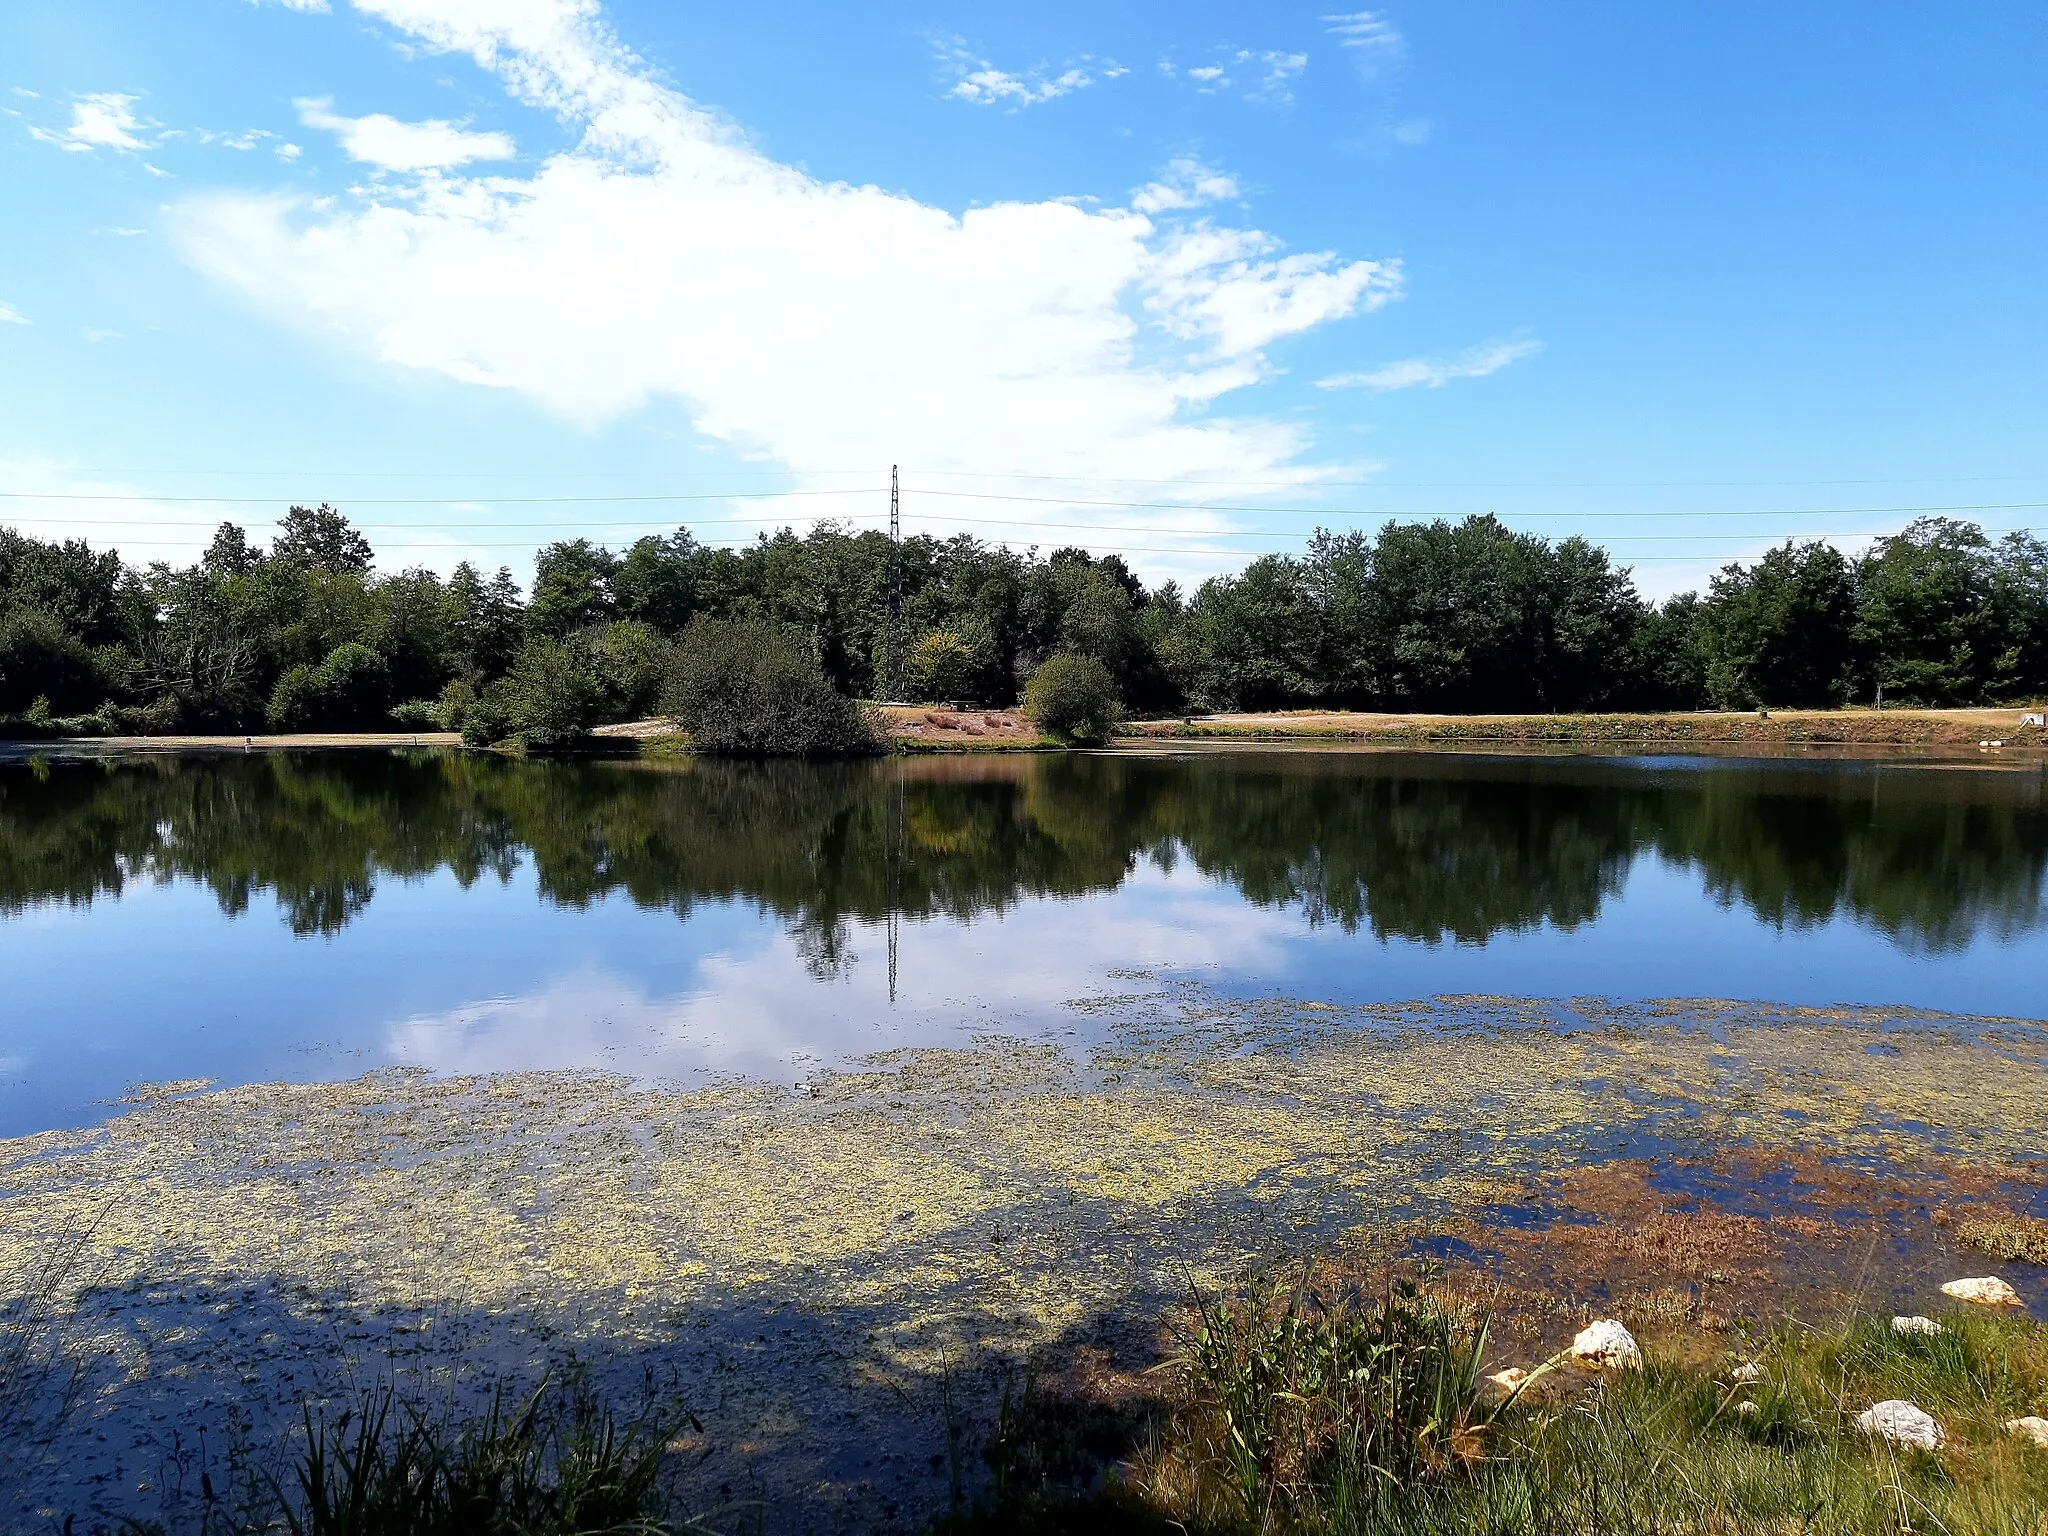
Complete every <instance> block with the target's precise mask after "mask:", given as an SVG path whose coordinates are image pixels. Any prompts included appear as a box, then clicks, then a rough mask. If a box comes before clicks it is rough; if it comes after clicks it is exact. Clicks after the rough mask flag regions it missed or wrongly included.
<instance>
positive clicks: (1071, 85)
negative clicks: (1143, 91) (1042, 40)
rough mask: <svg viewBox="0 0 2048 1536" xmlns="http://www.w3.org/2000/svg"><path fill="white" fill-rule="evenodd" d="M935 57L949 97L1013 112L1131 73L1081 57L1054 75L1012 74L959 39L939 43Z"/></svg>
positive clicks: (1040, 70)
mask: <svg viewBox="0 0 2048 1536" xmlns="http://www.w3.org/2000/svg"><path fill="white" fill-rule="evenodd" d="M938 56H939V62H940V64H941V65H942V66H944V67H945V68H946V69H947V70H948V71H949V72H950V73H951V74H952V76H953V85H952V88H951V89H950V90H948V91H947V92H946V94H947V95H948V96H951V97H954V98H956V99H958V100H960V101H968V102H973V103H974V104H975V105H976V106H982V107H990V106H1007V107H1009V108H1011V109H1012V110H1013V111H1014V110H1016V109H1017V108H1020V107H1035V106H1038V105H1039V104H1040V103H1042V102H1047V101H1053V100H1056V99H1057V98H1059V97H1061V96H1066V95H1069V94H1071V93H1072V92H1074V91H1079V90H1085V89H1087V88H1088V87H1089V86H1091V85H1093V84H1095V82H1096V81H1097V80H1115V79H1118V78H1119V77H1121V76H1123V75H1127V74H1129V73H1130V71H1129V70H1127V69H1125V68H1124V67H1123V66H1122V65H1120V64H1118V63H1116V61H1115V60H1113V59H1112V60H1103V61H1101V62H1099V63H1098V62H1097V61H1096V60H1094V59H1092V58H1089V57H1087V56H1085V55H1084V56H1083V58H1082V60H1081V62H1080V63H1078V64H1072V65H1069V66H1068V67H1067V68H1065V69H1063V70H1061V71H1060V73H1058V74H1057V75H1055V74H1051V73H1050V72H1048V71H1047V70H1045V69H1044V68H1036V69H1029V70H1026V71H1025V72H1024V73H1022V74H1012V73H1010V71H1008V70H1004V69H997V68H996V67H995V66H994V65H993V64H991V63H990V62H989V61H988V60H987V59H984V58H981V57H979V56H977V55H976V54H974V53H972V52H970V51H969V49H968V47H967V44H966V42H965V41H964V40H963V39H961V38H952V39H950V40H947V41H944V42H941V43H939V44H938Z"/></svg>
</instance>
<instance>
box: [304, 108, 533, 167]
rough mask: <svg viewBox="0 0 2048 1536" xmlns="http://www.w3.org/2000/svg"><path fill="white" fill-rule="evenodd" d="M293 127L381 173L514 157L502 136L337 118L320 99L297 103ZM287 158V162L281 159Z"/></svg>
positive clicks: (435, 122)
mask: <svg viewBox="0 0 2048 1536" xmlns="http://www.w3.org/2000/svg"><path fill="white" fill-rule="evenodd" d="M292 105H293V106H295V107H297V108H298V109H299V121H300V122H302V123H304V124H305V125H306V126H307V127H308V128H318V129H321V130H323V131H324V132H327V133H332V134H334V135H335V136H336V137H337V138H338V139H340V141H341V151H342V153H343V154H345V155H347V156H348V157H349V159H351V160H360V161H362V162H363V163H364V164H366V165H375V166H379V167H381V168H382V169H384V170H387V171H439V170H448V169H450V168H452V167H454V166H458V165H467V164H468V163H469V162H470V161H472V160H510V159H511V158H512V157H513V156H514V155H515V154H517V153H518V151H517V149H515V148H514V146H513V143H512V140H511V139H510V138H509V137H507V136H506V135H505V134H502V133H472V132H470V131H469V130H468V129H466V128H463V127H461V126H460V125H458V124H455V123H450V122H444V121H442V120H441V119H440V118H429V119H428V120H427V121H426V122H424V123H402V122H400V121H399V120H398V119H397V118H395V117H387V116H385V115H384V114H383V113H382V112H372V113H371V114H370V115H369V116H368V117H342V116H339V115H338V114H336V113H335V112H334V110H333V105H334V104H333V102H332V101H330V100H329V99H328V98H326V97H324V96H323V97H319V98H317V99H307V98H303V97H302V98H300V99H299V100H297V101H295V102H293V103H292ZM287 158H289V157H287Z"/></svg>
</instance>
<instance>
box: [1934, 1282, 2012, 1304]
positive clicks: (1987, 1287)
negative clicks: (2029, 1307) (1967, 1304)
mask: <svg viewBox="0 0 2048 1536" xmlns="http://www.w3.org/2000/svg"><path fill="white" fill-rule="evenodd" d="M1941 1294H1942V1295H1944V1296H1953V1297H1955V1299H1956V1300H1957V1301H1974V1302H1977V1303H1979V1304H1980V1305H1982V1306H1986V1307H2016V1306H2018V1305H2020V1293H2019V1292H2018V1291H2016V1290H2014V1289H2013V1288H2012V1287H2011V1286H2009V1285H2007V1284H2006V1283H2005V1282H2004V1281H2003V1280H2001V1279H1999V1278H1998V1276H1996V1275H1985V1276H1984V1277H1982V1278H1981V1279H1977V1280H1951V1281H1949V1282H1948V1284H1946V1285H1944V1286H1943V1287H1942V1288H1941Z"/></svg>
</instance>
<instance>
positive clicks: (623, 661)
mask: <svg viewBox="0 0 2048 1536" xmlns="http://www.w3.org/2000/svg"><path fill="white" fill-rule="evenodd" d="M572 644H575V645H576V646H577V647H578V649H579V650H581V651H582V652H583V653H584V654H585V655H586V656H587V657H588V658H589V666H590V670H591V674H592V676H593V677H594V678H595V680H596V683H597V688H598V693H599V695H600V698H601V701H602V710H603V717H604V718H605V719H606V720H641V719H644V718H646V717H647V716H648V715H650V714H652V713H653V712H654V709H655V706H656V705H657V704H659V703H660V701H661V690H662V684H663V682H664V681H665V680H666V677H667V673H668V660H669V657H668V642H667V641H666V640H664V639H662V637H661V635H660V633H659V632H658V631H657V630H656V629H655V628H654V626H653V625H651V624H642V623H640V622H638V621H637V620H633V619H628V620H624V621H622V622H620V623H617V624H606V625H603V626H601V627H599V628H597V629H592V630H586V631H584V633H583V634H581V635H578V636H576V637H575V639H574V641H572Z"/></svg>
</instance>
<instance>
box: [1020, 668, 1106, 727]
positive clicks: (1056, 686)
mask: <svg viewBox="0 0 2048 1536" xmlns="http://www.w3.org/2000/svg"><path fill="white" fill-rule="evenodd" d="M1024 712H1025V714H1027V715H1029V716H1030V717H1031V720H1032V723H1033V724H1035V725H1036V726H1037V727H1038V728H1039V729H1040V730H1042V731H1044V732H1046V733H1047V734H1048V735H1051V736H1057V737H1058V738H1059V739H1060V740H1062V741H1079V742H1104V741H1107V740H1109V738H1110V737H1111V736H1112V735H1114V734H1115V733H1116V728H1117V726H1118V724H1119V723H1121V720H1122V717H1123V706H1122V702H1121V701H1120V700H1119V699H1118V698H1117V692H1116V680H1115V679H1114V678H1112V677H1111V676H1110V675H1109V668H1107V667H1105V666H1104V665H1103V664H1102V663H1101V662H1100V661H1098V660H1096V659H1095V658H1094V657H1093V656H1069V655H1060V656H1048V657H1046V659H1045V660H1044V661H1043V662H1041V663H1040V664H1039V667H1038V670H1037V671H1035V672H1033V673H1032V674H1031V682H1030V685H1029V686H1028V687H1026V688H1025V690H1024Z"/></svg>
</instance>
